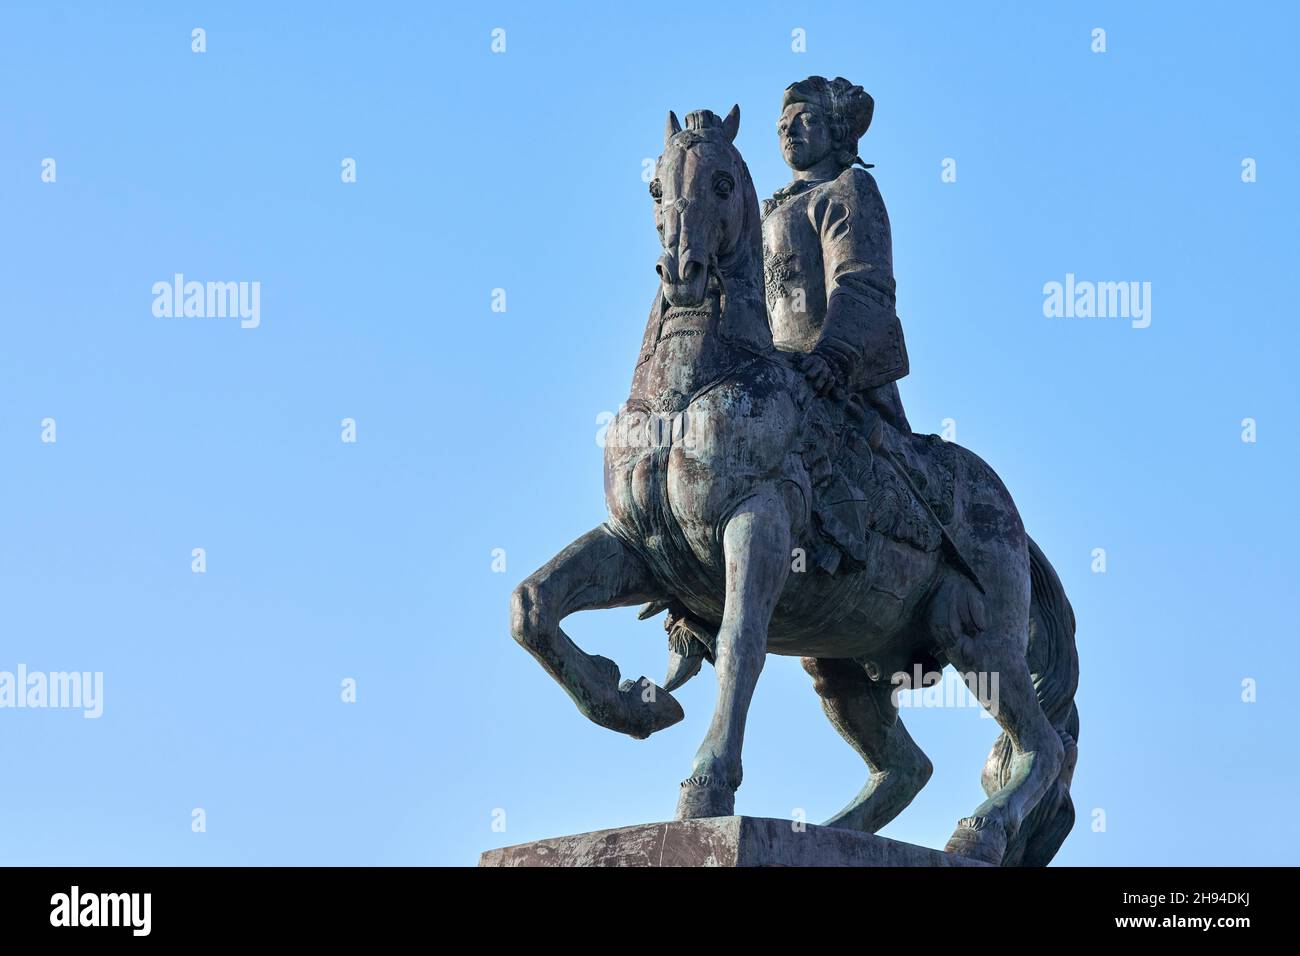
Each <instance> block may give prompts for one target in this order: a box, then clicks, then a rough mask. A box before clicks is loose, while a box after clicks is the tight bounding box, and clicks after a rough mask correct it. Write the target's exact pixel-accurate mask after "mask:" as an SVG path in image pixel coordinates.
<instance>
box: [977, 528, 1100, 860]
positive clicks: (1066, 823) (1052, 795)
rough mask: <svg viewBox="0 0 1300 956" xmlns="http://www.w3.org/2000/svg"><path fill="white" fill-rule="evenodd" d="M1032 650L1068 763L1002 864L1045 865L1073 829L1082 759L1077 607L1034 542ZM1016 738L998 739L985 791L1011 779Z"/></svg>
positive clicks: (1041, 693)
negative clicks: (1073, 793) (1073, 792)
mask: <svg viewBox="0 0 1300 956" xmlns="http://www.w3.org/2000/svg"><path fill="white" fill-rule="evenodd" d="M1028 540H1029V578H1030V607H1029V647H1028V650H1027V652H1026V658H1027V660H1028V664H1029V672H1030V674H1031V675H1032V676H1033V680H1034V689H1035V690H1036V691H1037V692H1038V703H1039V706H1041V707H1042V708H1043V713H1045V714H1046V715H1047V719H1048V720H1050V721H1051V722H1052V726H1053V727H1055V728H1056V732H1057V733H1058V734H1060V735H1061V742H1062V743H1063V744H1064V745H1065V759H1064V760H1063V761H1062V763H1061V771H1060V773H1059V774H1058V775H1057V778H1056V782H1055V783H1053V784H1052V786H1051V787H1050V788H1049V789H1048V791H1047V792H1046V793H1045V794H1043V798H1042V800H1040V801H1039V802H1038V805H1037V806H1035V807H1034V809H1033V810H1032V811H1030V813H1029V815H1028V816H1027V817H1026V818H1025V820H1024V822H1023V823H1022V824H1021V826H1020V830H1019V831H1018V832H1017V833H1016V835H1015V837H1014V838H1012V840H1011V842H1010V844H1009V845H1008V846H1007V852H1006V855H1005V856H1004V857H1003V866H1046V865H1047V864H1048V862H1049V861H1050V860H1051V859H1052V857H1053V856H1055V855H1056V851H1057V850H1059V849H1060V847H1061V843H1062V842H1064V840H1065V838H1066V836H1067V835H1068V834H1069V832H1070V830H1071V828H1072V827H1073V826H1074V802H1073V801H1072V800H1071V799H1070V781H1071V780H1072V779H1073V777H1074V765H1075V763H1076V761H1077V760H1078V755H1079V748H1078V739H1079V709H1078V708H1077V707H1076V706H1075V704H1074V692H1075V690H1076V689H1077V688H1078V686H1079V651H1078V648H1077V646H1076V644H1075V640H1074V609H1073V608H1072V607H1070V601H1069V599H1068V598H1067V597H1066V596H1065V589H1064V588H1062V587H1061V579H1060V578H1059V577H1058V576H1057V574H1056V569H1055V568H1053V567H1052V565H1051V563H1050V562H1049V561H1048V560H1047V556H1046V555H1044V554H1043V552H1042V550H1041V549H1040V548H1039V547H1038V545H1037V544H1035V543H1034V540H1033V539H1032V538H1029V539H1028ZM1012 756H1013V752H1012V747H1011V740H1010V738H1009V737H1007V735H1006V734H1005V733H1003V734H1002V735H1001V736H1000V737H998V739H997V742H996V743H995V744H994V745H993V751H992V753H990V754H989V759H988V763H987V764H986V765H985V767H984V777H983V784H984V791H985V792H986V793H988V794H989V795H990V796H991V795H992V794H993V793H994V792H995V791H997V790H999V789H1001V788H1002V787H1003V786H1005V785H1006V784H1007V782H1008V781H1009V780H1010V778H1011V761H1012Z"/></svg>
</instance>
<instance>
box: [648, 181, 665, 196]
mask: <svg viewBox="0 0 1300 956" xmlns="http://www.w3.org/2000/svg"><path fill="white" fill-rule="evenodd" d="M650 195H651V196H653V197H654V201H655V202H658V201H659V200H661V199H663V198H664V187H663V185H662V184H661V183H660V182H659V180H657V179H656V180H654V181H653V182H652V183H650Z"/></svg>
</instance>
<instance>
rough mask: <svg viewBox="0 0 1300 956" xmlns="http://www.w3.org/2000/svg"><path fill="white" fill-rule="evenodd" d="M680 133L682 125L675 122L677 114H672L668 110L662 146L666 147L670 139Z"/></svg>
mask: <svg viewBox="0 0 1300 956" xmlns="http://www.w3.org/2000/svg"><path fill="white" fill-rule="evenodd" d="M681 131H682V124H681V123H679V122H677V114H676V113H674V112H673V111H672V110H669V111H668V122H667V124H666V125H665V126H664V145H665V146H667V145H668V141H669V140H670V139H672V138H673V137H674V136H676V135H677V134H678V133H680V132H681Z"/></svg>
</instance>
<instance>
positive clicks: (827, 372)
mask: <svg viewBox="0 0 1300 956" xmlns="http://www.w3.org/2000/svg"><path fill="white" fill-rule="evenodd" d="M799 370H800V371H801V372H803V374H804V377H805V378H807V379H808V384H809V385H811V386H812V387H813V391H815V392H816V393H817V394H818V395H825V394H827V393H828V392H830V390H831V389H833V388H834V387H835V370H834V369H833V368H831V364H830V363H829V362H827V361H826V360H825V359H824V358H822V357H821V356H820V355H818V354H816V353H815V352H810V353H808V354H807V355H805V356H803V357H802V359H801V360H800V363H799Z"/></svg>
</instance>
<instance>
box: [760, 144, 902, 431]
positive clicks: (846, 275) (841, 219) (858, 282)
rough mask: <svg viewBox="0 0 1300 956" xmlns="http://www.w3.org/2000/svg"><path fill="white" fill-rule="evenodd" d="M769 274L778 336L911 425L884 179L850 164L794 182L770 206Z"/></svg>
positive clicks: (892, 418) (895, 420) (766, 236)
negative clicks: (833, 173)
mask: <svg viewBox="0 0 1300 956" xmlns="http://www.w3.org/2000/svg"><path fill="white" fill-rule="evenodd" d="M763 207H764V217H763V260H764V261H763V266H764V268H763V272H764V284H765V288H766V294H767V306H768V317H769V320H770V322H771V326H772V338H773V340H774V341H775V343H776V345H777V347H778V348H780V349H783V350H786V351H799V352H809V351H815V352H816V353H817V354H819V355H821V356H822V357H823V358H825V359H826V360H827V361H828V362H830V363H831V364H832V366H833V367H834V369H835V370H836V372H837V373H838V377H839V381H840V383H841V384H842V385H843V386H844V387H845V389H846V390H847V391H848V392H849V393H850V394H859V393H865V394H863V396H862V397H863V398H865V399H867V401H868V402H869V403H870V404H871V405H872V406H874V407H876V408H877V409H878V410H879V411H881V413H882V414H883V415H884V416H885V419H886V420H887V421H889V422H890V423H891V424H894V425H895V426H896V427H899V428H900V430H902V431H904V432H906V431H909V430H910V429H908V428H907V427H906V418H905V417H904V416H903V410H902V406H901V403H900V402H899V400H898V390H897V386H896V385H895V384H894V383H895V382H896V381H897V380H898V379H900V378H902V377H903V376H904V375H906V374H907V372H908V361H907V348H906V345H905V344H904V341H903V328H902V324H901V323H900V322H899V319H898V314H897V312H896V311H895V307H894V302H895V300H894V263H893V248H892V240H891V237H890V228H889V215H888V213H887V212H886V211H885V204H884V201H883V200H882V199H881V196H880V190H879V189H878V188H877V186H876V181H875V179H874V178H873V177H872V175H871V174H870V173H869V172H867V171H866V170H865V169H861V168H858V167H850V168H848V169H845V170H844V171H843V172H842V173H840V174H839V175H838V176H837V177H835V178H834V179H830V180H824V181H821V182H810V181H806V180H795V181H794V182H793V183H791V184H790V185H789V186H787V187H785V188H784V189H782V190H778V191H777V193H776V195H775V196H773V197H772V198H771V199H768V200H765V201H764V203H763Z"/></svg>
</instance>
